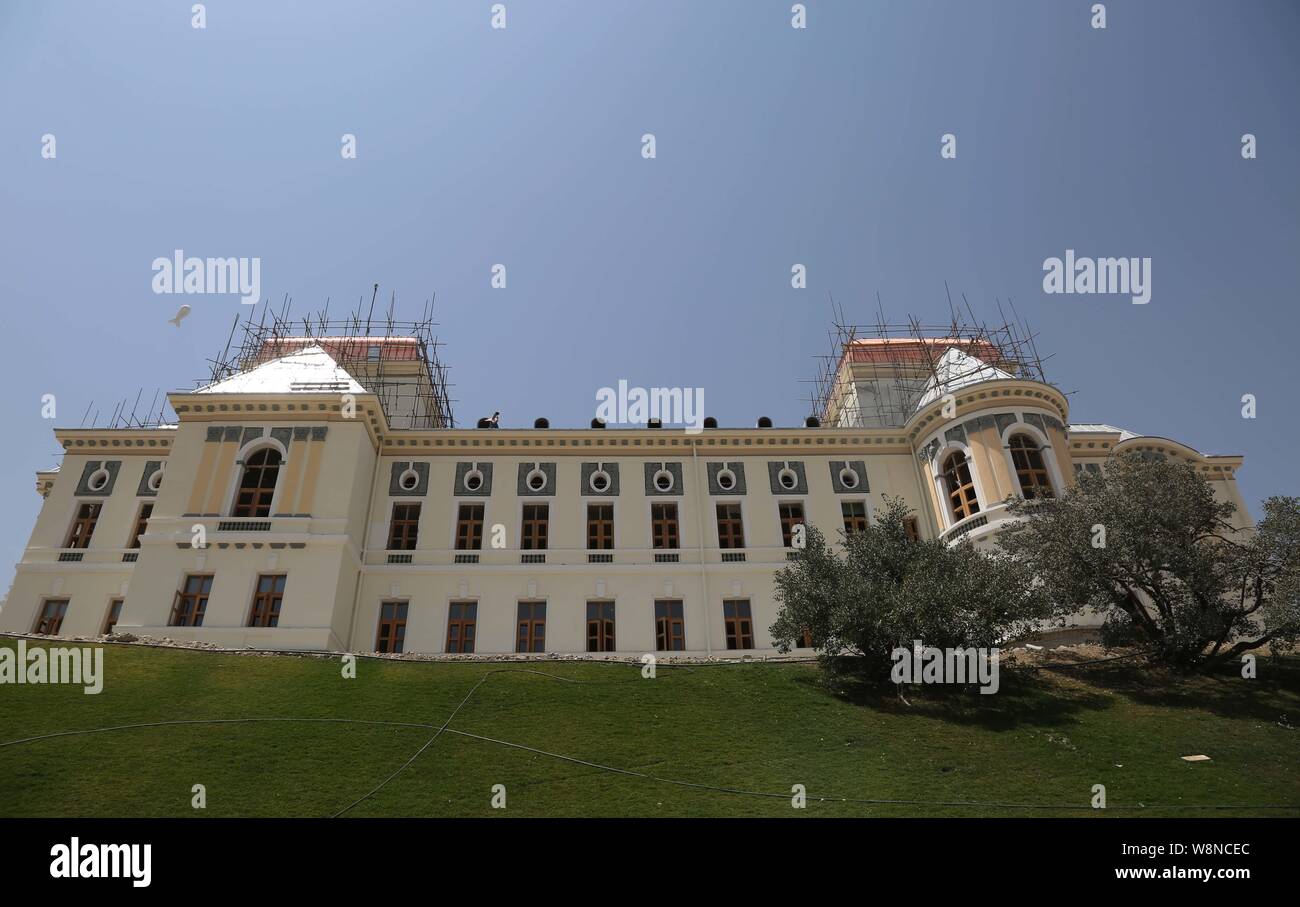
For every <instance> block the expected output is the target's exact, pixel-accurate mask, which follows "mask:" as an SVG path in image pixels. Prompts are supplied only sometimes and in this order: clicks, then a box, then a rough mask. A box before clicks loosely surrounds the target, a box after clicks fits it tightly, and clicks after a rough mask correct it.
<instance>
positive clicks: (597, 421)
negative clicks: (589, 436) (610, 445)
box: [591, 416, 605, 428]
mask: <svg viewBox="0 0 1300 907" xmlns="http://www.w3.org/2000/svg"><path fill="white" fill-rule="evenodd" d="M591 427H592V428H604V427H605V420H604V419H602V418H600V417H599V416H597V417H596V418H594V419H592V420H591Z"/></svg>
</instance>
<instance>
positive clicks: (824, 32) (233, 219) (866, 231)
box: [0, 0, 1300, 564]
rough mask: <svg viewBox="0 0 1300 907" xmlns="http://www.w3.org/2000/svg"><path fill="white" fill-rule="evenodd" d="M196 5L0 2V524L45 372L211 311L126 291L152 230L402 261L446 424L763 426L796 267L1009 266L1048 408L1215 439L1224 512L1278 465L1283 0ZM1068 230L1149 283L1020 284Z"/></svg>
mask: <svg viewBox="0 0 1300 907" xmlns="http://www.w3.org/2000/svg"><path fill="white" fill-rule="evenodd" d="M190 5H191V4H190V2H179V3H178V2H168V3H162V2H139V3H115V4H109V3H84V2H77V3H74V2H50V0H40V2H37V0H6V2H4V3H3V5H0V291H2V294H0V299H3V302H2V303H0V304H2V305H3V311H4V329H5V334H6V335H7V341H8V342H7V343H6V351H5V354H4V357H3V359H2V360H0V363H2V364H0V368H2V369H3V377H4V386H5V388H6V389H7V391H8V393H6V394H4V395H3V397H2V398H0V399H2V401H3V402H0V407H2V409H0V417H3V420H4V425H5V426H6V431H7V435H8V437H7V438H6V443H5V444H4V445H3V446H2V447H0V512H3V513H4V515H5V516H4V519H3V521H2V522H0V561H4V562H6V563H10V564H12V563H13V562H15V561H16V560H17V559H18V557H19V556H20V554H21V550H22V546H23V545H24V544H25V542H26V539H27V536H28V533H29V532H30V528H31V525H32V522H33V520H34V518H35V514H36V512H37V509H38V507H39V503H40V500H39V498H38V497H37V495H36V494H35V492H34V491H33V472H34V471H35V470H36V469H38V468H44V467H48V466H50V465H52V464H53V463H55V462H57V454H58V448H57V445H56V444H55V443H54V440H53V436H52V434H51V428H52V425H51V423H50V422H49V421H47V420H44V419H42V418H41V396H42V395H43V394H46V393H53V394H55V395H56V397H57V401H58V418H57V419H56V420H55V422H56V423H57V424H58V425H61V426H63V425H74V426H75V425H76V424H78V423H79V421H80V420H81V416H82V413H83V412H84V411H85V409H86V407H87V405H88V404H89V403H90V402H91V401H92V400H93V401H95V407H96V408H99V409H101V410H103V411H104V413H105V414H106V413H107V411H108V410H110V409H111V408H112V406H113V405H114V402H115V401H117V400H120V399H121V398H123V397H128V398H131V399H134V397H135V394H136V392H137V391H138V390H139V389H140V388H141V387H144V388H146V391H145V393H144V397H145V399H146V400H148V399H149V398H150V397H151V396H152V394H153V390H154V389H155V388H163V389H164V390H166V389H180V388H184V387H189V386H192V384H193V381H194V379H196V378H198V377H200V376H202V375H203V374H205V372H206V366H205V364H204V360H205V359H206V358H208V357H210V356H212V355H214V354H215V353H216V352H218V351H219V350H220V348H221V346H222V345H223V344H224V342H225V338H226V334H227V332H228V330H229V328H230V323H231V320H232V318H233V317H234V314H235V312H236V311H238V310H239V309H240V304H239V301H238V299H237V297H234V296H190V297H185V298H183V299H182V298H180V297H172V296H159V295H155V294H154V293H153V292H152V291H151V288H150V282H151V279H152V276H153V275H152V271H151V268H150V266H151V262H152V261H153V259H154V258H156V257H159V256H169V255H171V253H172V250H174V249H178V248H179V249H184V250H186V252H187V253H189V254H193V255H200V256H223V257H224V256H249V257H253V256H256V257H259V258H260V259H261V261H262V271H261V282H262V287H261V289H262V293H263V295H264V296H267V297H270V298H272V299H274V300H277V301H278V300H280V299H281V298H282V297H283V296H284V295H285V294H286V293H287V294H289V295H290V296H291V297H293V299H294V308H295V311H297V312H299V313H305V312H307V311H309V310H314V309H316V308H318V307H319V306H320V305H321V304H323V302H324V300H325V298H326V297H332V299H333V303H332V306H331V309H332V311H336V312H338V311H342V310H343V309H345V308H347V307H350V306H352V305H354V304H355V303H356V301H357V300H358V299H359V298H361V297H363V296H364V297H365V298H367V299H368V298H369V291H370V287H371V285H372V284H374V283H376V282H378V283H379V284H380V286H381V294H382V295H383V296H384V297H385V298H386V297H387V295H388V294H389V293H390V292H393V291H395V292H396V293H397V298H398V312H399V315H401V314H406V315H408V316H410V315H414V314H416V313H418V311H419V309H420V307H421V306H422V303H423V301H424V300H425V299H426V298H427V297H428V296H429V295H431V294H432V293H435V292H436V293H437V310H436V316H437V320H438V321H439V322H440V326H439V328H438V331H439V334H440V337H441V339H442V340H443V341H444V342H445V344H446V346H445V348H444V358H445V360H446V362H447V363H448V364H449V365H450V367H451V378H452V380H453V382H454V383H455V387H454V388H453V395H454V396H455V397H456V399H457V400H458V403H457V405H456V412H457V416H458V419H459V420H460V421H461V422H462V423H468V424H472V422H473V419H475V418H476V417H478V416H480V415H486V414H489V413H491V412H492V411H493V410H497V409H499V410H501V411H502V414H503V416H502V422H503V424H504V425H531V423H532V419H533V418H534V417H536V416H541V415H545V416H548V417H549V418H550V419H551V423H552V425H557V426H580V425H585V424H586V423H587V421H588V420H589V419H590V417H591V414H592V412H593V407H594V402H595V393H596V390H597V389H598V388H600V387H602V386H613V385H616V384H617V382H618V381H619V380H620V379H626V380H627V381H628V382H629V384H631V385H634V386H635V385H640V386H646V387H653V386H668V387H703V388H704V389H705V394H706V396H705V400H706V406H707V409H708V411H709V412H710V413H711V414H713V415H716V416H717V417H718V419H719V421H720V422H721V423H722V424H724V425H727V424H733V425H737V424H752V423H753V420H754V419H755V417H757V416H758V415H770V416H772V417H773V418H774V419H775V420H776V422H777V424H795V423H796V422H797V421H798V420H800V419H801V418H802V417H803V416H804V415H806V413H807V409H808V407H807V403H806V399H807V389H808V388H807V385H805V384H803V383H801V381H800V379H806V378H810V377H812V376H813V374H814V372H815V365H816V363H815V360H814V357H815V356H816V355H819V354H822V353H824V352H825V351H826V346H827V342H826V330H827V328H828V326H829V322H830V318H831V311H830V307H829V305H828V303H827V295H828V293H833V294H834V297H835V299H836V301H837V302H838V303H839V304H840V305H842V306H843V307H844V309H845V313H846V315H847V317H849V318H850V319H853V320H858V321H870V320H874V313H875V308H876V302H875V299H876V294H877V293H879V294H880V297H881V299H882V300H883V302H884V307H885V310H886V313H887V314H888V315H889V316H890V317H891V318H893V319H895V320H903V319H904V318H905V317H906V316H907V315H909V314H915V315H917V316H918V317H920V318H922V319H923V320H926V321H936V320H946V319H947V311H948V309H947V301H946V298H945V295H944V281H945V280H946V281H947V282H948V284H949V285H950V286H951V287H952V288H953V290H954V292H955V293H958V292H964V293H965V294H966V295H967V297H968V298H969V299H970V301H971V304H972V306H973V307H974V308H975V310H976V312H977V314H978V315H980V316H981V317H993V316H995V314H996V313H995V311H994V309H993V300H994V298H995V297H1000V298H1002V299H1003V300H1006V299H1008V298H1009V299H1011V300H1013V301H1014V303H1015V305H1016V307H1017V308H1018V310H1019V312H1020V314H1021V315H1022V316H1023V317H1024V318H1026V319H1027V320H1028V321H1029V322H1030V323H1031V325H1032V326H1033V328H1034V329H1035V331H1036V332H1037V333H1038V335H1039V338H1038V344H1039V350H1040V352H1042V353H1050V354H1052V358H1051V359H1050V360H1049V362H1048V371H1049V377H1050V378H1051V379H1052V380H1053V381H1054V382H1055V383H1057V384H1058V385H1059V386H1060V387H1061V388H1062V389H1064V390H1066V391H1072V392H1074V393H1073V394H1072V396H1071V407H1072V411H1071V417H1072V419H1073V420H1074V421H1076V422H1084V421H1105V422H1111V423H1113V424H1116V425H1120V426H1123V427H1125V428H1129V429H1131V430H1134V431H1138V432H1143V433H1149V434H1155V435H1163V436H1168V437H1173V438H1177V439H1179V440H1181V441H1184V442H1186V443H1189V444H1191V445H1192V446H1194V447H1196V448H1198V449H1201V450H1204V451H1207V452H1211V453H1239V454H1243V455H1245V457H1246V463H1245V467H1244V468H1243V469H1242V471H1241V473H1240V482H1241V485H1242V490H1243V492H1244V494H1245V497H1246V499H1247V501H1248V502H1250V505H1251V507H1252V509H1253V510H1254V511H1255V515H1256V516H1258V505H1259V501H1260V500H1261V499H1262V498H1263V497H1265V496H1267V495H1270V494H1282V493H1291V494H1295V493H1297V492H1300V488H1297V483H1296V480H1295V475H1296V473H1295V469H1294V466H1293V465H1292V462H1291V461H1292V459H1293V452H1294V450H1295V448H1296V445H1297V442H1300V431H1298V430H1297V409H1298V408H1297V406H1296V405H1295V402H1294V398H1293V396H1292V394H1293V390H1292V388H1291V385H1292V384H1293V383H1294V381H1295V378H1296V374H1297V368H1296V365H1295V362H1296V355H1295V352H1294V346H1295V343H1296V340H1297V337H1300V309H1298V307H1297V301H1298V300H1297V293H1298V290H1300V255H1298V254H1297V252H1298V251H1300V179H1297V177H1296V174H1297V173H1300V121H1298V120H1297V117H1296V111H1297V109H1300V105H1298V104H1297V94H1298V93H1300V90H1298V89H1297V86H1300V53H1297V49H1296V48H1297V46H1298V41H1297V39H1298V38H1300V5H1298V4H1296V3H1292V2H1264V0H1249V2H1242V3H1234V4H1224V3H1220V2H1195V0H1188V2H1160V0H1143V2H1140V3H1134V2H1111V3H1108V4H1106V6H1107V28H1106V29H1105V30H1095V29H1093V28H1091V27H1090V25H1089V19H1090V12H1089V7H1090V6H1091V3H1090V2H1079V0H1070V2H1046V0H1024V2H1012V0H1006V2H996V3H991V2H990V3H977V2H955V0H954V2H910V0H909V2H904V0H886V2H832V0H809V2H807V7H808V28H807V29H805V30H795V29H792V28H791V27H790V11H789V10H790V6H791V3H790V2H787V0H781V2H768V0H735V2H724V0H688V2H665V0H661V2H631V0H613V2H607V3H594V2H590V0H586V2H562V0H547V2H530V0H506V7H507V28H506V29H504V30H493V29H492V28H491V27H490V25H489V16H490V13H489V8H490V6H491V4H490V3H489V2H485V0H473V2H447V3H360V2H354V3H346V4H344V3H329V2H302V3H255V2H217V0H214V2H209V3H207V4H206V6H207V28H206V29H202V30H197V29H194V28H192V27H191V14H190ZM647 132H649V133H654V135H655V136H656V140H657V157H656V158H655V159H654V160H645V159H643V158H642V156H641V154H640V150H641V136H642V135H643V134H644V133H647ZM1246 132H1251V133H1254V134H1255V135H1256V136H1257V139H1258V149H1259V150H1258V158H1257V159H1255V160H1249V161H1247V160H1243V159H1242V157H1241V154H1240V142H1241V135H1242V134H1243V133H1246ZM47 133H48V134H53V135H54V136H55V137H56V141H57V157H56V158H55V159H53V160H46V159H43V158H42V156H41V153H40V152H41V136H43V135H45V134H47ZM344 133H352V134H354V135H355V136H356V137H357V151H358V157H357V159H356V160H344V159H343V158H342V157H341V155H340V153H339V149H340V138H341V136H342V135H343V134H344ZM944 133H953V134H955V135H956V136H957V149H958V155H957V158H956V159H955V160H942V159H941V158H940V155H939V139H940V136H941V135H943V134H944ZM1066 249H1075V250H1076V251H1077V252H1078V254H1079V255H1093V256H1137V257H1150V258H1151V259H1152V284H1153V292H1152V299H1151V302H1150V303H1149V304H1147V305H1145V306H1135V305H1132V304H1131V303H1130V302H1129V300H1128V298H1127V297H1122V296H1078V295H1075V296H1049V295H1045V294H1044V293H1043V292H1042V265H1043V261H1044V260H1045V259H1046V258H1048V257H1051V256H1061V255H1063V254H1064V252H1065V250H1066ZM796 262H800V263H803V264H805V265H807V267H808V289H806V290H802V291H801V290H794V289H792V288H791V287H790V268H791V266H792V265H793V264H794V263H796ZM495 263H503V264H505V265H506V266H507V273H508V286H507V289H505V290H494V289H492V288H491V287H490V286H489V280H490V276H491V275H490V268H491V267H492V265H493V264H495ZM182 301H183V302H186V303H189V304H191V305H192V306H193V313H192V314H191V315H190V317H189V318H187V319H186V320H185V321H184V322H183V326H182V327H181V328H180V329H179V330H178V329H177V328H175V327H173V326H171V325H170V324H168V323H167V319H168V318H170V317H171V316H172V315H173V314H174V313H175V311H176V308H177V306H178V304H179V303H180V302H182ZM1246 393H1253V394H1255V395H1256V396H1257V398H1258V418H1256V419H1255V420H1245V419H1243V418H1242V417H1241V402H1240V401H1241V396H1242V395H1243V394H1246ZM101 418H102V417H101Z"/></svg>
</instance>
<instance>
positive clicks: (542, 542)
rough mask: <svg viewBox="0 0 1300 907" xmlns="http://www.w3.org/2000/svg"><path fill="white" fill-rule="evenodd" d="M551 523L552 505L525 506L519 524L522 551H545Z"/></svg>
mask: <svg viewBox="0 0 1300 907" xmlns="http://www.w3.org/2000/svg"><path fill="white" fill-rule="evenodd" d="M550 522H551V505H550V504H524V505H523V510H522V511H521V517H520V524H519V548H520V550H522V551H545V550H546V544H547V535H548V530H549V528H550Z"/></svg>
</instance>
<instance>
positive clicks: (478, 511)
mask: <svg viewBox="0 0 1300 907" xmlns="http://www.w3.org/2000/svg"><path fill="white" fill-rule="evenodd" d="M482 547H483V505H482V504H461V505H460V513H459V514H458V515H457V517H456V550H457V551H478V550H479V549H480V548H482Z"/></svg>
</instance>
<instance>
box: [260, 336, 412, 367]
mask: <svg viewBox="0 0 1300 907" xmlns="http://www.w3.org/2000/svg"><path fill="white" fill-rule="evenodd" d="M312 346H319V347H320V348H321V349H323V350H324V351H325V352H327V353H329V355H330V358H332V359H333V360H334V361H335V362H337V363H339V364H340V365H343V364H345V363H350V362H375V361H377V360H379V359H383V360H385V361H389V362H391V361H393V360H406V361H417V360H419V359H422V358H423V357H422V356H421V349H420V341H419V339H418V338H416V337H272V338H270V339H268V340H266V341H265V342H263V344H262V349H261V350H260V351H259V352H258V354H257V362H258V363H262V362H269V361H270V360H272V359H279V358H280V357H281V356H290V355H293V354H294V353H297V352H300V351H302V350H304V349H307V348H308V347H312Z"/></svg>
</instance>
